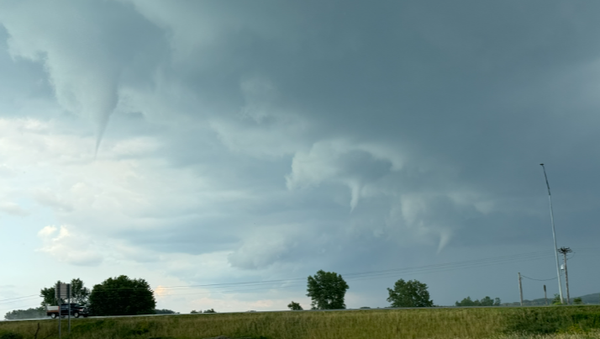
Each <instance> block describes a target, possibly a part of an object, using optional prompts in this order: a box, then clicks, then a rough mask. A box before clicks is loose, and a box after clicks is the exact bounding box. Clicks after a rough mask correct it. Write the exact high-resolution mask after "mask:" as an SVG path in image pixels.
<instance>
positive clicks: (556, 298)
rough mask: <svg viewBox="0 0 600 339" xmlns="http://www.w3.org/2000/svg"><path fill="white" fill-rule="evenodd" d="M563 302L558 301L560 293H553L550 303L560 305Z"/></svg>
mask: <svg viewBox="0 0 600 339" xmlns="http://www.w3.org/2000/svg"><path fill="white" fill-rule="evenodd" d="M562 304H563V303H561V302H560V294H558V293H555V294H554V299H552V305H562Z"/></svg>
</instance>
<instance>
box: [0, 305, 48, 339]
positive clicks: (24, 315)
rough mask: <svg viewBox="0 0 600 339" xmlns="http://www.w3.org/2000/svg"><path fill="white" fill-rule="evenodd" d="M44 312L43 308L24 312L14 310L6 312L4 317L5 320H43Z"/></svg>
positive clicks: (29, 309)
mask: <svg viewBox="0 0 600 339" xmlns="http://www.w3.org/2000/svg"><path fill="white" fill-rule="evenodd" d="M45 317H46V310H45V309H44V308H43V307H36V308H28V309H26V310H14V311H10V312H7V313H6V314H5V315H4V319H6V320H17V319H36V318H45ZM0 338H2V337H1V336H0Z"/></svg>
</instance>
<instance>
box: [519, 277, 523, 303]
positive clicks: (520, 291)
mask: <svg viewBox="0 0 600 339" xmlns="http://www.w3.org/2000/svg"><path fill="white" fill-rule="evenodd" d="M519 296H520V297H521V306H523V284H522V283H521V272H519Z"/></svg>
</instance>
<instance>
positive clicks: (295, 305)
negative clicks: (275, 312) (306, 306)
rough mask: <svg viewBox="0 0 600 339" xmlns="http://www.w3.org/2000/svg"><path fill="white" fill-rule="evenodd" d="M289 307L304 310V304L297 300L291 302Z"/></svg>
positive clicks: (294, 309)
mask: <svg viewBox="0 0 600 339" xmlns="http://www.w3.org/2000/svg"><path fill="white" fill-rule="evenodd" d="M288 308H289V309H290V310H292V311H302V306H300V303H297V302H295V301H292V302H291V303H289V304H288Z"/></svg>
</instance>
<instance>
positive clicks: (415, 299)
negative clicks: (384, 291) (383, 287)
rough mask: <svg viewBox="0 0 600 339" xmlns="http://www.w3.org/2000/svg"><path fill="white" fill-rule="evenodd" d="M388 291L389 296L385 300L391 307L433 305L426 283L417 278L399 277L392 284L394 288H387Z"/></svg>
mask: <svg viewBox="0 0 600 339" xmlns="http://www.w3.org/2000/svg"><path fill="white" fill-rule="evenodd" d="M388 292H389V295H390V296H389V297H388V298H387V301H389V302H390V303H391V306H392V307H433V300H430V299H429V292H428V291H427V284H425V283H422V282H420V281H418V280H409V281H404V279H400V280H398V281H396V283H395V284H394V289H391V288H388Z"/></svg>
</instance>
